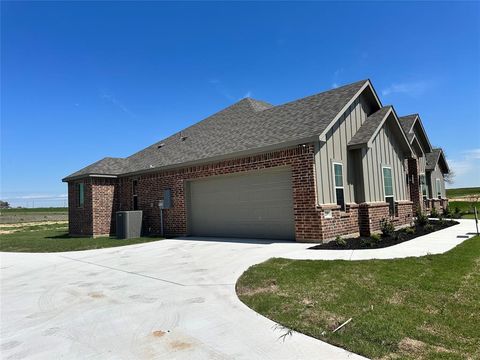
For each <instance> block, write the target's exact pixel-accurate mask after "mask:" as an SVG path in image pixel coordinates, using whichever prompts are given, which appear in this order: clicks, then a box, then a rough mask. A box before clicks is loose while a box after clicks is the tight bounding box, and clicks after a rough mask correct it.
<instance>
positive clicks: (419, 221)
mask: <svg viewBox="0 0 480 360" xmlns="http://www.w3.org/2000/svg"><path fill="white" fill-rule="evenodd" d="M416 215H417V217H416V219H415V225H416V226H422V227H423V226H425V225H427V224H428V216H427V215H426V214H425V213H423V212H422V210H420V209H417V214H416Z"/></svg>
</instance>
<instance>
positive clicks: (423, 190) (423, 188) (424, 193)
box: [420, 174, 428, 199]
mask: <svg viewBox="0 0 480 360" xmlns="http://www.w3.org/2000/svg"><path fill="white" fill-rule="evenodd" d="M420 192H421V193H422V196H423V198H424V199H426V198H427V197H428V194H427V182H426V180H425V174H420Z"/></svg>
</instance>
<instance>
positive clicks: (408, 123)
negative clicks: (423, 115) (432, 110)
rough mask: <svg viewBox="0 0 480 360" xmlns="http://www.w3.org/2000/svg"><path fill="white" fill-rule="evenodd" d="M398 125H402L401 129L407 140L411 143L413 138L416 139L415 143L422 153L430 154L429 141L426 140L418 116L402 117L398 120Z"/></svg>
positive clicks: (430, 146) (425, 133)
mask: <svg viewBox="0 0 480 360" xmlns="http://www.w3.org/2000/svg"><path fill="white" fill-rule="evenodd" d="M399 120H400V124H401V125H402V129H403V131H404V132H405V134H406V136H407V138H408V140H409V141H410V143H412V141H413V138H414V137H416V138H417V141H418V142H419V143H420V144H421V145H422V147H423V149H422V150H423V152H425V153H427V152H431V151H432V145H431V144H430V140H429V139H428V136H427V132H426V131H425V128H424V127H423V123H422V120H421V119H420V115H418V114H411V115H406V116H402V117H400V118H399Z"/></svg>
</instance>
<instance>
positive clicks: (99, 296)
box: [88, 292, 105, 299]
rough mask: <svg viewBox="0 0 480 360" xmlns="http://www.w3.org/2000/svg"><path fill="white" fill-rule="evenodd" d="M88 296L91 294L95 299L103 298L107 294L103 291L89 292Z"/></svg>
mask: <svg viewBox="0 0 480 360" xmlns="http://www.w3.org/2000/svg"><path fill="white" fill-rule="evenodd" d="M88 296H90V297H91V298H93V299H101V298H104V297H105V295H104V294H103V293H101V292H91V293H88Z"/></svg>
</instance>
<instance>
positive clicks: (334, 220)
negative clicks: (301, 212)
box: [318, 204, 359, 242]
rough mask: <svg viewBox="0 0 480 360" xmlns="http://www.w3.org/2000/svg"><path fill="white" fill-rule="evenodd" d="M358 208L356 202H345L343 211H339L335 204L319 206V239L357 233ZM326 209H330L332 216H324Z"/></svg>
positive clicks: (325, 240) (329, 238)
mask: <svg viewBox="0 0 480 360" xmlns="http://www.w3.org/2000/svg"><path fill="white" fill-rule="evenodd" d="M358 209H359V206H358V205H357V204H346V206H345V211H341V210H340V207H339V206H337V205H333V206H320V207H319V209H318V216H319V218H320V228H321V234H320V238H319V240H322V242H328V241H329V240H333V239H335V238H336V237H337V236H343V235H355V234H358V233H359V223H358V221H359V218H358ZM328 210H331V211H332V216H331V217H330V218H325V211H328Z"/></svg>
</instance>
